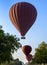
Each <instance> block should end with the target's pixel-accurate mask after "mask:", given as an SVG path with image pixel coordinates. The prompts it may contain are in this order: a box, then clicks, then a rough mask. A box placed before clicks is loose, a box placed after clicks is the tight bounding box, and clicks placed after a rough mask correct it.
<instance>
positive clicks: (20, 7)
mask: <svg viewBox="0 0 47 65" xmlns="http://www.w3.org/2000/svg"><path fill="white" fill-rule="evenodd" d="M9 17H10V20H11V22H12V23H13V25H14V26H15V28H16V29H17V30H18V31H19V32H20V34H21V35H22V36H24V35H25V34H26V33H27V31H28V30H29V29H30V27H31V26H32V25H33V24H34V22H35V20H36V17H37V10H36V8H35V7H34V6H33V5H32V4H30V3H27V2H19V3H16V4H14V5H13V6H12V7H11V8H10V11H9Z"/></svg>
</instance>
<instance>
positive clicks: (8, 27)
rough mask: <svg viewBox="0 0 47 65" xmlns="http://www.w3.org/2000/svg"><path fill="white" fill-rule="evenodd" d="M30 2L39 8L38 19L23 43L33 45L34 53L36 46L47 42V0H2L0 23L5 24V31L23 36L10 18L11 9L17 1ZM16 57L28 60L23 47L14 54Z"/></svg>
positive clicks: (0, 2)
mask: <svg viewBox="0 0 47 65" xmlns="http://www.w3.org/2000/svg"><path fill="white" fill-rule="evenodd" d="M24 1H25V2H29V3H31V4H33V5H34V6H35V7H36V9H37V19H36V21H35V23H34V24H33V26H32V27H31V28H30V30H29V31H28V32H27V34H26V35H25V37H26V39H25V40H21V39H20V42H21V44H22V45H26V44H28V45H31V47H32V54H34V52H35V48H36V47H38V45H39V44H40V43H41V42H42V41H45V42H46V43H47V0H0V25H2V26H3V29H4V31H5V32H6V33H7V32H8V33H10V34H13V35H16V36H17V37H19V38H20V37H21V35H20V33H19V32H18V31H17V30H16V28H15V27H14V26H13V25H12V23H11V21H10V19H9V9H10V7H11V6H12V5H13V4H14V3H17V2H24ZM13 57H14V58H19V59H20V60H21V61H23V62H26V59H25V56H24V54H23V53H22V51H21V49H19V50H18V52H17V53H16V52H15V53H14V54H13Z"/></svg>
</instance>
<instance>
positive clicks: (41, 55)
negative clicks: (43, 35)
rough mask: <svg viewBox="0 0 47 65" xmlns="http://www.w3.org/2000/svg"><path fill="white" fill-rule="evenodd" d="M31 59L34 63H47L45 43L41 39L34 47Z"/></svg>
mask: <svg viewBox="0 0 47 65" xmlns="http://www.w3.org/2000/svg"><path fill="white" fill-rule="evenodd" d="M35 51H36V52H35V55H34V59H33V61H34V62H36V63H40V64H41V63H44V64H45V63H47V44H46V43H45V42H44V41H43V42H42V43H41V44H40V45H39V46H38V48H36V49H35Z"/></svg>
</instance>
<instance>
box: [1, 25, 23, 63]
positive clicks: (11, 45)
mask: <svg viewBox="0 0 47 65" xmlns="http://www.w3.org/2000/svg"><path fill="white" fill-rule="evenodd" d="M20 47H22V45H21V44H20V42H19V38H17V37H16V36H14V35H10V34H9V33H4V30H2V26H0V63H3V62H6V61H8V62H10V60H12V59H13V57H12V53H14V51H17V50H18V49H19V48H20Z"/></svg>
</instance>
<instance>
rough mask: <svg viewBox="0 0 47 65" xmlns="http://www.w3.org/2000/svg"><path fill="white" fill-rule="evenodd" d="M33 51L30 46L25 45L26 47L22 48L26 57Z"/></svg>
mask: <svg viewBox="0 0 47 65" xmlns="http://www.w3.org/2000/svg"><path fill="white" fill-rule="evenodd" d="M31 50H32V48H31V46H29V45H25V46H23V47H22V51H23V53H24V54H25V55H26V56H28V55H29V53H30V52H31Z"/></svg>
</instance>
